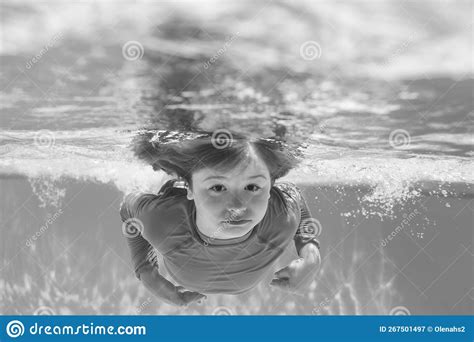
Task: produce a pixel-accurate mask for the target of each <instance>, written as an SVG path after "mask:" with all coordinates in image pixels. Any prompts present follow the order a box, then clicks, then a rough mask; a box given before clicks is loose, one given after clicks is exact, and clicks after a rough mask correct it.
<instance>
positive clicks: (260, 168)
mask: <svg viewBox="0 0 474 342" xmlns="http://www.w3.org/2000/svg"><path fill="white" fill-rule="evenodd" d="M224 133H225V134H223V132H219V135H217V136H216V134H212V133H209V132H201V133H200V134H194V136H193V138H187V139H168V138H169V137H170V136H171V137H175V135H173V134H170V132H169V131H164V132H163V131H162V132H160V133H158V134H156V135H155V136H154V137H150V136H149V135H143V136H142V137H141V139H144V140H143V141H142V142H143V143H142V144H137V145H136V146H135V154H136V155H137V157H138V158H140V159H142V160H145V161H147V162H148V163H149V164H151V165H152V166H153V168H154V169H155V170H159V169H161V170H163V171H165V172H166V173H168V174H170V175H173V176H174V177H176V179H171V180H168V181H167V182H166V183H165V184H164V185H163V186H162V187H161V189H160V191H159V193H158V194H151V193H141V192H135V193H130V194H128V195H126V196H125V198H124V200H123V202H122V204H121V207H120V216H121V219H122V221H123V222H124V225H125V227H126V228H125V229H124V235H125V237H126V240H127V244H128V246H129V248H130V252H131V258H132V261H133V265H134V270H135V275H136V277H137V278H138V279H139V280H141V281H142V282H143V284H144V286H145V287H146V288H147V289H148V290H149V291H150V292H152V293H153V294H154V295H155V296H157V297H158V298H160V299H162V300H163V301H165V302H167V303H169V304H173V305H179V306H187V305H188V304H190V303H193V302H196V301H197V302H201V301H202V300H203V299H205V298H206V296H205V294H216V293H222V294H241V293H244V292H246V291H249V290H250V289H252V288H253V287H255V286H256V285H257V284H258V283H259V282H260V281H261V280H262V278H263V277H264V275H265V274H266V273H267V271H268V270H271V267H272V266H273V265H274V263H275V261H276V260H277V259H278V258H279V257H280V256H281V255H282V253H283V252H284V250H285V249H286V247H287V246H288V245H289V244H290V242H291V241H293V243H294V244H295V248H296V252H297V254H298V256H299V257H300V258H299V259H296V260H293V261H292V262H291V263H290V264H289V265H288V266H286V267H284V268H283V269H281V270H279V271H277V272H276V273H275V275H274V279H273V280H272V281H271V283H270V285H272V286H274V287H278V288H280V289H282V290H285V291H289V292H301V291H304V290H305V289H307V287H308V285H309V284H310V283H311V281H312V280H314V278H315V276H316V274H317V272H318V270H319V268H320V264H321V257H320V254H319V241H318V239H317V235H318V234H317V230H318V229H315V227H314V224H313V222H314V221H315V220H314V219H313V218H312V217H311V215H310V212H309V210H308V207H307V205H306V202H305V200H304V198H303V197H302V195H301V192H300V190H299V189H298V187H297V186H296V185H295V184H293V183H289V182H275V181H276V180H277V179H279V178H281V177H283V176H285V175H286V174H287V173H288V172H289V171H290V170H291V169H292V168H294V167H295V166H296V165H297V163H298V160H297V158H296V156H295V155H294V154H292V153H290V152H289V149H288V147H287V145H286V144H285V143H283V142H282V141H279V140H276V139H272V138H268V139H266V138H249V137H246V136H244V135H242V134H239V133H231V132H229V131H226V130H225V132H224ZM167 139H168V141H166V140H167ZM157 253H159V254H160V255H161V256H162V258H163V259H162V260H163V265H164V267H165V268H166V270H167V272H168V274H169V275H170V277H171V278H172V280H173V281H174V282H175V283H177V284H178V285H175V284H173V283H172V282H171V281H169V280H168V279H166V278H165V277H164V276H163V275H162V274H160V268H159V267H158V254H157Z"/></svg>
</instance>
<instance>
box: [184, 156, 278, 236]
mask: <svg viewBox="0 0 474 342" xmlns="http://www.w3.org/2000/svg"><path fill="white" fill-rule="evenodd" d="M192 184H193V187H192V190H191V189H188V199H189V200H194V203H195V206H196V224H197V226H198V228H199V230H200V231H201V232H202V233H204V234H205V235H207V236H210V237H213V238H216V239H230V238H234V237H239V236H242V235H245V234H246V233H248V232H249V231H250V230H251V229H252V228H253V227H255V225H257V224H258V223H259V222H260V221H261V220H262V219H263V217H264V216H265V213H266V211H267V207H268V200H269V198H270V188H271V181H270V173H269V171H268V168H267V166H266V165H265V163H264V162H263V161H262V160H260V158H258V157H257V156H256V155H255V154H254V153H252V156H251V161H250V163H249V164H248V165H247V166H244V165H240V166H238V167H237V168H235V169H233V170H230V171H227V172H223V171H218V170H215V169H210V168H205V169H201V170H198V171H196V172H194V173H193V175H192Z"/></svg>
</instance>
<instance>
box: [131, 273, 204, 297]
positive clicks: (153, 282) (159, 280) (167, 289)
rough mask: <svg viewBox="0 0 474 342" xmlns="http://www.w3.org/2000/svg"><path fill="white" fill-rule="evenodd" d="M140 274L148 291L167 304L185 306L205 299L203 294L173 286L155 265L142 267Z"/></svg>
mask: <svg viewBox="0 0 474 342" xmlns="http://www.w3.org/2000/svg"><path fill="white" fill-rule="evenodd" d="M140 276H141V280H142V282H143V285H145V287H146V288H147V289H148V291H150V292H151V293H152V294H153V295H155V296H156V297H158V298H160V299H161V300H163V301H165V302H167V303H168V304H172V305H178V306H187V305H188V304H191V303H192V302H198V303H201V302H202V300H204V299H206V296H205V295H203V294H200V293H198V292H193V291H187V290H186V289H184V287H182V286H175V285H174V284H173V283H171V282H170V281H168V280H167V279H166V278H165V277H163V276H162V275H161V274H160V273H159V272H158V268H157V267H153V266H151V265H148V266H146V267H144V268H143V270H142V271H141V273H140Z"/></svg>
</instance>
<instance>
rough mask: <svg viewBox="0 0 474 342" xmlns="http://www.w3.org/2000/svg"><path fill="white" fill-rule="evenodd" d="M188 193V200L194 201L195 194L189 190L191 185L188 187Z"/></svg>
mask: <svg viewBox="0 0 474 342" xmlns="http://www.w3.org/2000/svg"><path fill="white" fill-rule="evenodd" d="M186 191H187V194H186V197H187V198H188V200H190V201H191V200H193V199H194V194H193V191H192V190H191V189H190V188H189V185H188V186H187V187H186Z"/></svg>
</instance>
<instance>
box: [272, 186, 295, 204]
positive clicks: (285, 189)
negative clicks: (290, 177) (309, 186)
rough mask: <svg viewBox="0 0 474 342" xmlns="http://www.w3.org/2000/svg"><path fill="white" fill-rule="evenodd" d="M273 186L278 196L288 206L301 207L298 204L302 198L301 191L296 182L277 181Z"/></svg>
mask: <svg viewBox="0 0 474 342" xmlns="http://www.w3.org/2000/svg"><path fill="white" fill-rule="evenodd" d="M273 188H274V189H275V193H276V194H277V195H276V196H277V197H279V198H280V200H281V201H283V202H284V204H285V205H286V206H292V207H293V206H296V207H299V206H298V205H299V203H300V202H301V200H302V197H301V191H300V189H299V188H298V186H297V185H296V184H295V183H293V182H289V181H280V182H275V184H274V185H273Z"/></svg>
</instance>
